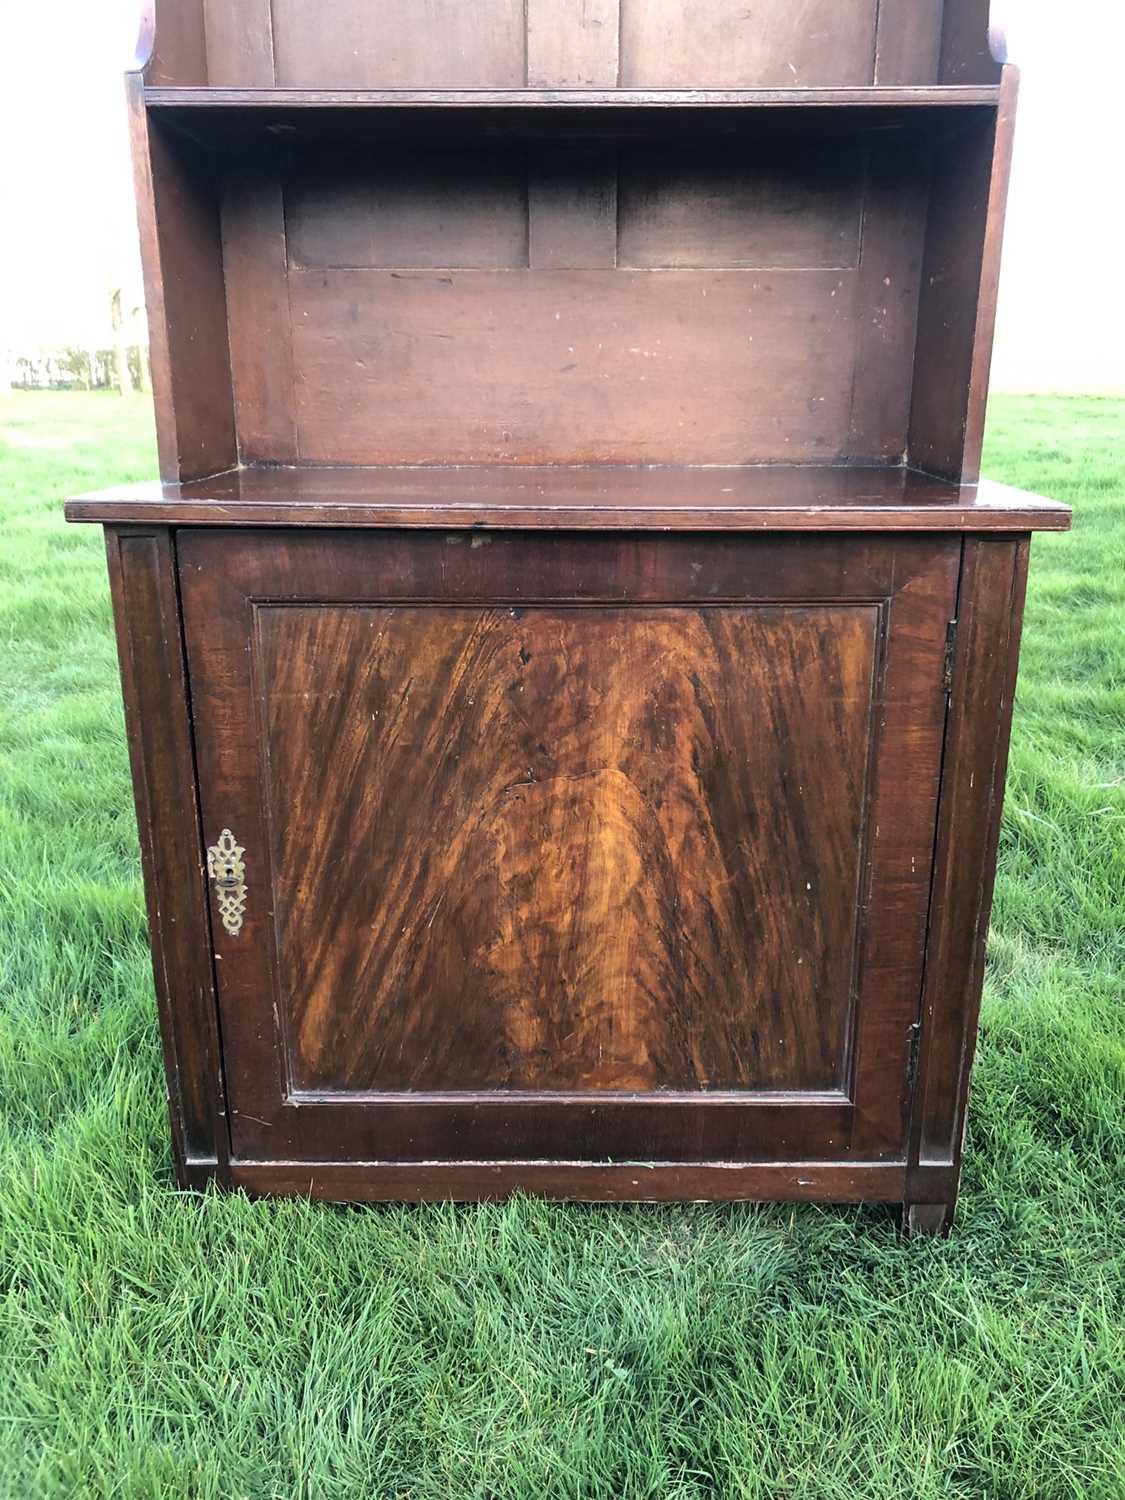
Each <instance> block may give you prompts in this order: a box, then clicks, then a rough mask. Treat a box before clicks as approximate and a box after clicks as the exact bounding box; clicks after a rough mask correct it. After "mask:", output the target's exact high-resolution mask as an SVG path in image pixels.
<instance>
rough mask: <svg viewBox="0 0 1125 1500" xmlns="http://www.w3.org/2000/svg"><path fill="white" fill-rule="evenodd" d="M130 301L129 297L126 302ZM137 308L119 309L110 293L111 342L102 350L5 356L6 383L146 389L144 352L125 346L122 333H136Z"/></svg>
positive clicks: (118, 297) (68, 348)
mask: <svg viewBox="0 0 1125 1500" xmlns="http://www.w3.org/2000/svg"><path fill="white" fill-rule="evenodd" d="M130 300H132V299H130ZM142 311H143V309H142V308H140V307H130V308H128V309H126V308H125V306H124V305H123V299H122V294H121V292H120V290H115V291H113V292H111V293H110V297H109V315H110V316H109V322H110V329H111V331H112V343H111V344H109V346H108V347H106V348H100V347H93V348H87V347H82V346H78V345H69V344H67V345H63V346H62V347H60V348H54V349H47V348H44V349H35V350H33V351H31V352H28V353H23V354H21V353H19V352H17V351H11V352H10V353H9V355H8V359H7V365H8V383H9V384H10V385H12V386H14V387H16V389H18V390H19V389H22V390H41V391H42V390H55V391H73V390H83V391H97V390H103V391H105V390H116V391H120V392H121V394H122V395H126V394H128V392H130V391H147V390H148V388H149V379H150V372H149V362H148V349H147V347H146V346H145V345H144V344H141V343H130V342H129V338H128V331H127V330H129V329H132V330H133V332H134V333H136V332H139V325H140V324H141V323H142V322H143V320H142V318H141V313H142Z"/></svg>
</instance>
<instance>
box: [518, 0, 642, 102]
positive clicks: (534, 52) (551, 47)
mask: <svg viewBox="0 0 1125 1500" xmlns="http://www.w3.org/2000/svg"><path fill="white" fill-rule="evenodd" d="M619 12H620V0H527V81H528V84H529V85H530V86H531V87H532V88H556V89H562V88H598V87H604V86H610V87H612V86H613V85H615V84H616V83H617V72H618V51H617V39H618V32H619V30H620V14H619Z"/></svg>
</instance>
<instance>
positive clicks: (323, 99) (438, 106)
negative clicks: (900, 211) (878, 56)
mask: <svg viewBox="0 0 1125 1500" xmlns="http://www.w3.org/2000/svg"><path fill="white" fill-rule="evenodd" d="M998 99H999V90H998V89H997V88H994V87H991V86H985V85H981V86H975V87H957V86H939V85H933V86H926V87H914V88H875V87H864V88H804V89H531V88H527V89H439V90H418V89H383V90H347V89H343V90H336V89H276V88H272V89H271V88H260V89H231V88H148V89H146V90H145V101H146V103H147V106H148V111H149V114H150V116H152V117H153V118H154V119H155V120H158V121H160V122H161V123H163V124H165V125H167V126H169V127H171V128H172V129H174V130H176V131H178V132H179V133H181V134H184V135H188V136H190V137H192V138H193V139H195V140H197V141H199V142H200V143H201V144H203V145H215V146H221V147H223V148H225V147H227V146H228V145H229V144H230V143H232V142H239V143H245V144H249V143H250V142H252V141H253V140H254V139H255V138H256V137H261V138H266V139H268V138H270V137H273V138H274V139H284V140H289V141H300V140H316V139H319V140H324V139H332V140H345V141H346V140H349V139H354V140H360V139H363V138H370V137H378V136H379V135H380V133H383V134H386V135H390V134H394V135H397V133H399V132H401V131H402V130H403V128H404V127H408V128H409V129H410V131H411V133H418V132H430V133H433V134H441V133H443V132H448V131H449V130H450V129H456V130H457V131H458V132H462V131H464V130H466V129H472V128H474V127H478V126H479V127H481V128H482V129H483V130H485V131H486V132H490V133H493V132H503V131H510V132H512V133H516V134H524V135H548V136H549V135H555V134H558V135H559V136H566V135H579V136H597V135H614V134H617V135H646V134H660V133H664V134H667V133H668V132H669V131H674V132H676V133H677V134H679V133H680V132H683V131H685V130H687V129H689V128H690V129H692V130H700V131H708V132H715V131H719V132H729V131H735V130H737V131H740V132H744V131H747V130H751V129H753V128H755V126H757V127H759V128H760V129H762V130H767V129H770V128H773V127H774V126H776V125H777V124H778V123H780V122H781V121H783V120H785V121H789V122H791V123H792V124H793V125H794V126H795V127H796V126H799V125H801V124H802V123H804V124H806V125H810V126H813V127H814V128H815V123H816V122H817V121H818V120H822V119H823V117H824V112H825V111H826V110H828V111H843V112H844V113H845V115H846V117H847V120H848V124H849V128H854V129H861V128H863V127H864V126H865V125H870V126H878V127H880V128H884V129H885V128H889V127H891V126H893V125H900V124H906V123H908V122H914V123H921V122H922V121H923V120H927V119H928V120H934V119H935V118H938V119H943V120H945V121H946V122H948V123H951V124H952V123H956V121H957V120H958V119H960V118H963V117H964V116H965V115H979V114H980V113H981V112H983V111H995V108H996V106H997V102H998Z"/></svg>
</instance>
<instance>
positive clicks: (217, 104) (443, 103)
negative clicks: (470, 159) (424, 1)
mask: <svg viewBox="0 0 1125 1500" xmlns="http://www.w3.org/2000/svg"><path fill="white" fill-rule="evenodd" d="M999 99H1000V90H999V87H997V86H994V85H991V84H973V85H958V84H925V85H913V86H909V87H878V86H874V85H865V86H862V87H857V88H796V89H623V88H614V89H577V88H575V89H532V88H526V89H522V88H521V89H277V88H272V89H271V88H254V89H246V88H204V87H178V88H170V87H151V86H150V87H148V88H146V89H145V101H146V103H147V104H148V105H149V107H150V108H154V109H169V108H174V109H185V108H186V109H216V108H219V109H249V110H264V109H285V110H292V109H308V110H333V109H481V108H486V109H489V108H499V109H527V110H537V109H558V108H565V109H732V108H747V109H753V108H763V107H764V108H770V107H773V108H785V109H791V108H801V107H804V108H823V107H825V106H837V107H866V108H870V107H871V106H873V105H874V106H878V107H893V108H911V107H926V108H932V107H933V106H935V105H939V106H945V107H956V106H965V105H970V106H978V107H979V106H988V105H996V104H998V103H999Z"/></svg>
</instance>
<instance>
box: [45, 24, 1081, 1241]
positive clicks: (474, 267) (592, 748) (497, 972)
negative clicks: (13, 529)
mask: <svg viewBox="0 0 1125 1500" xmlns="http://www.w3.org/2000/svg"><path fill="white" fill-rule="evenodd" d="M798 18H799V19H798ZM999 51H1000V48H999V46H998V45H997V43H996V42H995V40H994V42H993V45H992V47H990V45H989V41H988V16H987V12H986V6H985V5H984V4H983V3H982V0H944V4H943V3H942V0H879V3H877V0H817V3H813V4H809V5H804V6H792V5H791V4H789V3H788V0H763V3H761V4H759V5H757V6H755V7H753V10H752V12H751V11H749V10H747V8H746V6H745V5H744V4H742V3H739V4H735V3H734V0H691V3H688V0H480V3H474V4H473V5H467V4H465V3H463V0H429V3H427V4H426V5H425V6H422V5H420V4H418V3H416V0H410V3H408V0H366V3H359V0H329V3H326V0H164V3H162V4H160V5H159V6H158V14H157V15H156V16H155V18H154V19H151V18H150V22H149V24H148V25H147V26H146V29H145V35H144V38H143V42H142V47H141V56H140V58H139V61H138V64H137V68H136V71H134V72H133V73H132V74H131V75H130V77H129V96H130V104H131V117H132V123H133V140H134V152H135V161H136V179H137V197H138V204H139V212H140V224H141V234H142V243H143V251H144V262H145V271H146V288H147V298H148V308H149V318H150V325H151V343H152V361H153V386H154V393H155V400H156V412H157V426H158V438H159V449H160V469H161V477H160V479H159V481H155V482H153V483H151V484H142V485H136V486H128V487H122V488H119V489H115V490H111V491H107V492H104V493H101V494H97V495H87V496H81V497H78V498H76V499H73V500H71V501H69V502H68V506H67V514H68V515H69V517H70V518H71V519H72V520H78V521H99V522H101V523H102V524H103V525H104V526H105V530H106V537H107V544H108V550H109V562H110V576H111V581H112V586H113V598H114V607H115V612H116V620H117V629H118V639H119V647H120V655H121V666H122V678H123V683H124V691H125V701H126V708H127V721H128V728H129V739H130V750H131V755H132V764H133V774H134V783H135V791H136V801H137V811H138V820H139V827H140V836H141V844H142V850H143V856H144V869H145V881H146V890H147V895H148V903H149V920H150V927H151V935H152V946H153V955H154V965H155V974H156V988H157V995H158V999H159V1005H160V1018H161V1027H162V1032H163V1039H164V1048H165V1057H166V1062H167V1071H168V1082H169V1097H170V1104H171V1115H172V1124H173V1133H174V1138H175V1150H176V1159H177V1162H178V1164H179V1171H180V1176H181V1180H182V1182H184V1183H185V1184H191V1185H200V1184H202V1183H204V1182H206V1181H207V1180H209V1179H210V1178H212V1177H217V1178H218V1179H219V1180H220V1181H222V1182H224V1183H230V1184H234V1185H238V1186H242V1187H245V1188H247V1189H248V1190H250V1191H255V1192H300V1193H312V1194H314V1195H318V1196H322V1197H327V1198H345V1199H348V1198H411V1199H418V1198H430V1197H459V1198H475V1197H483V1196H492V1195H496V1194H502V1193H506V1192H509V1191H512V1190H515V1189H525V1190H528V1191H532V1192H541V1193H546V1194H550V1195H555V1196H560V1197H574V1198H586V1199H598V1200H622V1199H660V1198H681V1197H683V1198H778V1199H805V1198H808V1199H820V1200H829V1201H832V1200H868V1199H871V1200H886V1201H893V1202H900V1203H902V1204H904V1205H905V1209H906V1219H907V1225H908V1227H909V1228H913V1229H921V1230H929V1231H940V1230H944V1229H947V1228H948V1226H949V1223H950V1220H951V1216H952V1211H953V1206H954V1203H955V1199H956V1191H957V1181H958V1175H959V1169H960V1153H961V1141H962V1135H963V1128H964V1120H965V1108H966V1099H967V1092H968V1078H969V1069H970V1066H971V1062H972V1056H973V1048H974V1042H975V1033H976V1025H977V1012H978V1005H979V998H980V989H981V979H982V968H983V954H984V940H985V934H986V929H987V925H988V913H989V904H990V899H991V885H992V875H993V867H994V862H995V854H996V844H997V837H998V826H999V818H1000V805H1001V796H1002V790H1003V782H1004V769H1005V757H1006V749H1007V738H1008V728H1009V719H1010V713H1011V703H1012V694H1013V689H1014V683H1015V673H1016V656H1017V649H1018V640H1019V628H1020V618H1021V612H1022V601H1023V587H1024V579H1025V575H1026V568H1027V558H1028V544H1029V537H1030V533H1031V532H1032V531H1034V530H1038V529H1055V530H1058V529H1063V528H1065V527H1066V526H1067V525H1068V524H1069V512H1068V511H1067V509H1066V508H1065V507H1064V506H1061V505H1058V504H1056V503H1054V502H1052V501H1049V500H1044V499H1041V498H1039V497H1037V496H1033V495H1027V494H1022V493H1018V492H1016V491H1013V490H1010V489H1007V488H1005V487H1004V486H1001V485H996V484H990V483H987V482H984V481H981V480H980V477H979V466H980V452H981V437H982V430H983V421H984V408H985V396H986V388H987V374H988V365H989V357H990V347H991V339H992V328H993V320H994V312H995V301H996V283H997V273H998V265H999V256H1000V240H1001V227H1002V220H1003V211H1004V198H1005V189H1006V179H1007V172H1008V162H1009V157H1010V152H1011V142H1012V126H1013V113H1014V107H1015V96H1016V73H1015V71H1014V69H1013V68H1011V67H1010V66H1006V65H1003V64H1002V63H1001V61H1000V60H999V59H998V56H997V54H998V53H999Z"/></svg>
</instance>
